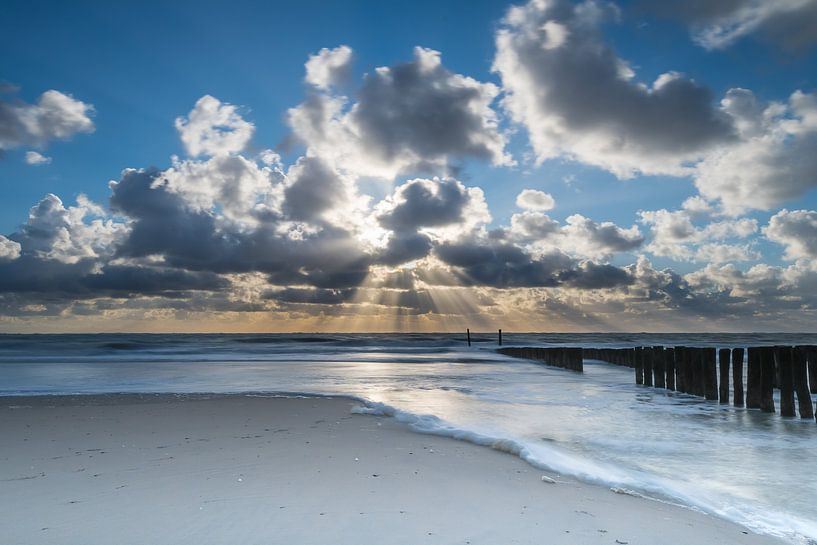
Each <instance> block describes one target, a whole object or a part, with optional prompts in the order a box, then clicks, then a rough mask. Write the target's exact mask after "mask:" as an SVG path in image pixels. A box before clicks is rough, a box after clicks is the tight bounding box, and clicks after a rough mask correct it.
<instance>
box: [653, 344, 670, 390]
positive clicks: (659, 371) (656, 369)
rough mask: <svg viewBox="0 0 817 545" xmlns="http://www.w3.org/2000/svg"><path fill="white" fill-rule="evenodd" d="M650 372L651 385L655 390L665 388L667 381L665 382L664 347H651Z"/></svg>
mask: <svg viewBox="0 0 817 545" xmlns="http://www.w3.org/2000/svg"><path fill="white" fill-rule="evenodd" d="M652 355H653V359H652V371H653V384H655V387H656V388H666V386H667V380H666V377H667V375H666V371H665V370H664V368H665V365H664V357H665V356H664V347H663V346H653V347H652Z"/></svg>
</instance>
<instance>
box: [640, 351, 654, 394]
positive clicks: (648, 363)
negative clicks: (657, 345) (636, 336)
mask: <svg viewBox="0 0 817 545" xmlns="http://www.w3.org/2000/svg"><path fill="white" fill-rule="evenodd" d="M642 354H644V386H652V384H653V382H652V365H653V353H652V348H651V347H649V346H645V347H644V348H643V349H642Z"/></svg>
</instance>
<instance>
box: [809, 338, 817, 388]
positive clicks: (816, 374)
mask: <svg viewBox="0 0 817 545" xmlns="http://www.w3.org/2000/svg"><path fill="white" fill-rule="evenodd" d="M807 352H808V384H809V391H810V392H811V393H812V394H817V346H809V347H808V350H807Z"/></svg>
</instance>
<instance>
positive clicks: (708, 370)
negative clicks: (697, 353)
mask: <svg viewBox="0 0 817 545" xmlns="http://www.w3.org/2000/svg"><path fill="white" fill-rule="evenodd" d="M703 354H704V396H705V397H706V399H708V400H710V401H717V399H718V362H717V361H715V360H716V359H717V352H716V351H715V349H714V348H704V349H703Z"/></svg>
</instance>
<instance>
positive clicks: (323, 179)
mask: <svg viewBox="0 0 817 545" xmlns="http://www.w3.org/2000/svg"><path fill="white" fill-rule="evenodd" d="M287 177H288V178H289V180H290V182H291V183H290V184H289V185H288V186H287V187H286V189H285V190H284V199H285V202H286V205H285V209H286V213H287V215H288V217H289V218H290V219H293V220H296V221H316V220H319V219H323V218H324V217H325V215H326V214H327V213H331V212H335V211H339V210H344V211H349V210H348V209H349V206H350V205H351V203H352V202H353V201H354V198H355V197H354V194H355V187H354V185H353V183H352V181H351V180H348V179H346V178H345V177H344V176H342V175H341V174H340V173H338V172H337V171H336V170H334V169H333V168H332V167H330V166H329V165H328V164H326V163H325V162H324V161H322V160H321V159H319V158H317V157H301V158H300V159H298V161H297V162H296V163H295V164H294V165H292V166H291V167H290V168H289V171H288V172H287ZM344 220H345V221H346V222H347V223H348V220H349V216H348V215H347V216H345V218H344Z"/></svg>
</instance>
